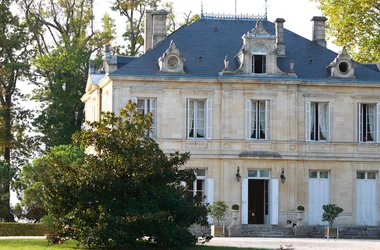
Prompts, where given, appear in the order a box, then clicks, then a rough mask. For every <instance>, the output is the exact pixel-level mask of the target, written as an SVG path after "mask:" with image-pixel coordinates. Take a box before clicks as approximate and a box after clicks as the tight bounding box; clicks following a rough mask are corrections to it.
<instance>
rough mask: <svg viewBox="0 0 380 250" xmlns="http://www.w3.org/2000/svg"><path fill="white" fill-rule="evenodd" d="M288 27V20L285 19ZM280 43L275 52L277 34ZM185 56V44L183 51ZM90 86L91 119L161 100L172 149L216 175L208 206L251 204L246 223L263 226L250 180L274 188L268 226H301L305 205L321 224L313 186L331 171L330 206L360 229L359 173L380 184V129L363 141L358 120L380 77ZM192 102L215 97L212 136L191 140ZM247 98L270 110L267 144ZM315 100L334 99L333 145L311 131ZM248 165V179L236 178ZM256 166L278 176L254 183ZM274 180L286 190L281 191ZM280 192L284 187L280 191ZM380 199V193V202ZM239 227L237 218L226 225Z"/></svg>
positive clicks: (160, 118) (168, 79) (165, 136)
mask: <svg viewBox="0 0 380 250" xmlns="http://www.w3.org/2000/svg"><path fill="white" fill-rule="evenodd" d="M279 21H281V24H283V22H284V21H283V20H279ZM281 29H283V27H281ZM318 29H320V28H318ZM318 39H319V38H318ZM270 40H271V46H272V47H271V49H273V50H274V49H275V47H274V46H275V36H271V37H270ZM272 40H273V41H272ZM319 40H320V39H319ZM246 45H247V46H248V44H246ZM282 45H283V44H282V43H281V46H282ZM285 46H286V45H285ZM185 50H186V48H185V47H181V52H184V51H185ZM287 50H289V48H288V47H287ZM161 54H162V53H161ZM271 56H272V57H273V60H272V61H273V62H272V61H271V65H272V66H273V67H274V68H273V71H271V72H275V73H276V72H277V73H278V72H280V70H279V69H278V70H277V64H276V63H275V62H276V56H275V55H274V54H272V55H271ZM185 57H186V55H185ZM223 58H224V55H223ZM156 59H158V58H156ZM136 60H138V59H136ZM305 60H306V61H307V57H305ZM333 60H334V58H331V61H333ZM156 62H157V61H154V62H152V63H156ZM221 63H222V61H221ZM326 66H327V65H326ZM280 73H281V72H280ZM281 74H282V73H281ZM88 86H89V87H88V88H87V93H86V94H85V95H84V96H83V98H82V100H83V101H84V102H85V104H86V105H85V106H86V107H85V112H86V119H87V120H93V119H95V120H98V119H99V112H100V111H113V112H115V113H116V114H117V113H118V112H119V110H120V109H121V108H122V107H124V105H125V104H126V103H127V101H128V100H133V99H134V98H135V99H139V98H142V99H154V100H156V102H155V103H156V107H155V108H156V111H155V112H156V113H155V121H156V124H157V126H156V129H157V131H156V135H157V136H156V138H157V142H158V143H159V144H160V146H161V148H162V149H163V151H164V152H165V153H170V152H173V151H175V150H179V151H182V152H183V151H190V152H191V160H190V161H189V163H188V164H187V165H186V167H187V168H194V169H202V170H205V177H206V179H212V182H208V183H209V184H210V183H213V187H212V188H210V187H206V186H203V187H199V188H200V189H202V191H203V192H204V194H206V195H207V194H209V192H212V194H211V195H209V198H210V200H208V201H211V202H212V201H217V200H223V201H225V202H226V203H227V204H228V205H229V206H232V205H233V204H238V205H239V206H240V208H241V214H240V219H239V222H240V223H243V224H247V223H248V224H256V223H255V222H258V221H255V220H254V219H255V218H254V216H255V213H257V212H256V211H253V210H254V209H251V208H250V207H249V206H251V205H249V204H248V205H247V203H250V202H251V201H250V199H254V198H252V197H251V196H252V195H250V192H251V191H250V190H251V189H249V190H247V188H248V186H249V185H251V184H252V183H253V182H252V181H250V180H261V181H262V183H267V184H264V185H267V186H266V187H264V192H266V194H264V199H266V200H265V201H263V204H262V206H263V210H264V215H265V216H264V217H263V220H261V221H260V222H259V223H258V224H278V225H283V226H284V225H286V224H287V221H288V220H290V221H292V222H294V223H295V222H296V221H297V219H296V208H297V206H298V205H303V206H304V207H305V218H304V221H303V222H304V224H305V225H309V224H323V223H322V222H321V221H320V222H315V221H313V222H312V223H310V221H309V219H310V218H311V219H313V218H314V217H312V216H311V215H310V213H319V212H318V211H317V210H318V209H319V210H320V209H321V208H320V207H318V208H312V207H311V206H313V204H314V203H313V201H311V199H312V198H311V196H310V190H309V188H310V187H311V186H310V185H311V184H310V183H311V179H310V178H312V177H311V176H312V173H311V172H313V173H314V172H315V173H318V177H319V176H321V178H322V172H323V173H324V172H327V173H328V177H327V180H328V184H327V188H328V190H327V191H325V192H327V193H324V194H327V196H328V202H329V203H335V204H337V205H338V206H340V207H342V208H343V209H344V212H343V213H342V214H341V216H340V217H339V218H338V219H337V220H336V224H337V225H346V226H355V225H357V224H358V220H357V216H358V215H357V204H358V203H357V194H356V192H357V173H358V172H365V173H375V174H376V177H375V181H376V184H375V185H376V189H377V190H379V188H380V186H379V182H378V171H379V169H380V157H379V155H380V154H379V153H380V144H379V141H376V140H378V139H376V138H380V131H379V132H377V133H378V134H379V135H377V137H376V138H375V139H374V141H371V142H359V137H360V135H359V131H360V129H359V126H360V122H359V118H358V117H359V116H360V111H359V109H360V107H361V106H360V103H366V104H370V105H372V104H376V103H380V94H379V93H380V79H378V80H377V81H366V82H363V81H351V80H350V81H347V79H335V80H334V81H331V80H328V79H326V80H317V81H316V80H313V79H309V80H308V79H305V78H303V79H299V78H296V77H279V78H276V77H214V78H210V77H196V76H194V77H183V76H181V75H174V76H165V75H162V74H160V75H159V76H158V75H151V76H130V75H120V74H112V73H109V74H106V75H105V76H104V78H103V79H101V80H100V81H99V83H98V84H91V80H90V79H89V83H88ZM189 100H200V101H206V100H210V101H209V102H208V101H207V104H210V105H211V106H209V107H208V109H207V110H206V111H205V112H207V113H208V114H207V125H205V126H206V127H207V126H211V127H210V128H209V129H210V132H208V136H210V137H209V139H206V136H205V137H203V138H198V139H193V138H189V128H188V126H189V112H190V111H189V106H188V105H189ZM247 101H248V102H249V101H257V102H258V103H260V102H266V103H267V104H268V106H266V108H267V109H268V110H267V111H266V112H267V113H266V115H265V116H266V122H265V123H266V132H265V133H266V138H265V139H252V138H250V137H247V119H248V116H247ZM308 103H328V111H327V112H328V118H326V119H328V123H327V124H328V125H325V126H328V128H327V131H328V137H327V140H314V141H313V140H310V138H309V140H308V139H307V138H308V136H307V134H306V133H310V131H309V130H308V128H307V126H309V125H307V124H308V121H307V119H308V118H307V117H308V110H307V109H308V107H309V106H308ZM205 105H206V103H205ZM377 112H378V113H376V115H377V116H376V118H375V119H376V120H377V122H376V124H378V123H379V122H380V120H379V119H380V115H379V113H380V111H379V110H378V111H377ZM309 122H310V121H309ZM259 124H260V125H259V126H261V125H262V124H261V123H259ZM378 127H380V126H378ZM205 129H206V128H205ZM209 133H211V134H209ZM238 166H239V170H240V172H239V174H240V176H241V180H239V181H237V178H236V174H237V168H238ZM252 170H257V171H268V172H269V176H265V177H267V178H255V177H252V176H250V175H251V174H252V173H253V172H250V171H252ZM282 171H283V174H284V176H285V177H286V179H285V180H284V183H282V182H281V178H280V175H281V173H282ZM262 173H264V172H262ZM265 173H267V172H265ZM270 182H272V183H277V184H278V185H277V186H276V185H274V186H273V185H271V184H270ZM206 183H207V181H206ZM244 183H245V184H244ZM206 185H208V184H206ZM210 185H211V184H210ZM244 185H247V186H244ZM252 185H253V184H252ZM255 185H256V184H255ZM316 185H319V184H316ZM273 187H277V189H278V190H270V189H271V188H273ZM268 189H269V190H268ZM314 192H315V191H314ZM379 195H380V192H377V193H376V197H375V199H376V201H378V200H380V197H379ZM210 196H211V197H210ZM244 197H249V198H248V200H247V199H245V198H244ZM260 197H261V196H260ZM265 197H266V198H265ZM313 199H314V198H313ZM322 200H323V198H322ZM266 204H267V205H266ZM313 209H314V210H313ZM315 209H317V210H315ZM379 212H380V209H379V206H378V205H377V210H376V212H375V220H376V221H375V222H373V221H372V222H371V223H374V224H376V225H378V224H379V219H380V216H379ZM260 213H262V212H260ZM247 214H248V217H247ZM257 214H258V213H257ZM319 216H320V215H319ZM267 217H268V218H267ZM314 219H315V218H314ZM314 219H313V220H314ZM230 222H231V219H230V214H229V216H228V219H227V221H226V224H228V223H230Z"/></svg>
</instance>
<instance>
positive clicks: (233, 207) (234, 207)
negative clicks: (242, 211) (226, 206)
mask: <svg viewBox="0 0 380 250" xmlns="http://www.w3.org/2000/svg"><path fill="white" fill-rule="evenodd" d="M231 209H232V210H239V205H238V204H233V205H232V207H231Z"/></svg>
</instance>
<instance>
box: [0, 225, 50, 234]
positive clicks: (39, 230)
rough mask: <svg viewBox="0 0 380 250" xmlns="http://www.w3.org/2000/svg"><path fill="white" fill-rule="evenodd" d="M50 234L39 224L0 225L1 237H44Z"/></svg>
mask: <svg viewBox="0 0 380 250" xmlns="http://www.w3.org/2000/svg"><path fill="white" fill-rule="evenodd" d="M48 232H49V231H48V229H47V228H46V227H45V226H44V225H42V224H39V223H38V224H37V223H17V222H1V223H0V236H44V235H45V234H47V233H48Z"/></svg>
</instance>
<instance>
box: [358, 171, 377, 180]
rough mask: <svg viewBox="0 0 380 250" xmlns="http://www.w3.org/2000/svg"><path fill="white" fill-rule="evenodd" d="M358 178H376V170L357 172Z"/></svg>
mask: <svg viewBox="0 0 380 250" xmlns="http://www.w3.org/2000/svg"><path fill="white" fill-rule="evenodd" d="M356 179H358V180H376V173H375V172H357V173H356Z"/></svg>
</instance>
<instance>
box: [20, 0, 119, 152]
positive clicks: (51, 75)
mask: <svg viewBox="0 0 380 250" xmlns="http://www.w3.org/2000/svg"><path fill="white" fill-rule="evenodd" d="M20 4H21V7H22V9H23V11H24V14H25V17H26V20H27V21H28V25H29V27H30V29H31V30H32V31H33V35H34V36H33V39H34V41H35V45H36V47H37V48H38V55H37V57H36V59H35V60H34V61H33V64H34V65H35V70H36V71H35V73H36V75H38V76H39V77H40V78H39V79H38V80H39V81H36V82H35V83H36V84H37V87H38V88H37V89H36V90H35V91H34V99H35V100H37V101H38V102H41V104H42V112H41V113H40V115H39V116H38V117H37V118H36V119H35V121H34V125H35V126H36V128H37V129H38V132H41V133H42V138H41V140H42V142H43V143H44V144H45V145H46V146H47V148H49V147H52V146H57V145H62V144H70V143H71V142H72V135H73V134H74V133H75V132H76V131H79V130H80V129H81V126H82V124H83V122H84V112H83V109H84V104H83V103H82V101H81V100H80V98H81V97H82V95H83V94H84V93H85V85H86V81H87V77H88V64H89V59H90V56H91V54H92V53H93V52H96V51H97V50H99V49H100V48H101V47H102V46H103V45H104V44H107V43H109V42H110V40H112V39H113V38H114V37H113V33H114V21H113V19H112V18H110V17H109V15H106V16H105V17H104V18H103V31H99V30H95V28H94V15H93V0H79V1H78V0H60V1H50V0H22V1H21V3H20ZM41 78H42V79H41Z"/></svg>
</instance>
